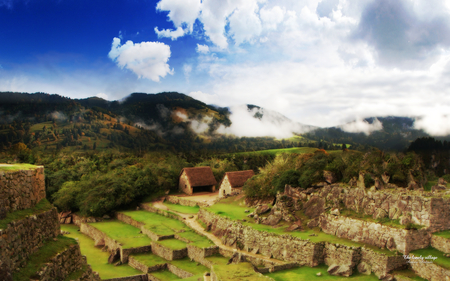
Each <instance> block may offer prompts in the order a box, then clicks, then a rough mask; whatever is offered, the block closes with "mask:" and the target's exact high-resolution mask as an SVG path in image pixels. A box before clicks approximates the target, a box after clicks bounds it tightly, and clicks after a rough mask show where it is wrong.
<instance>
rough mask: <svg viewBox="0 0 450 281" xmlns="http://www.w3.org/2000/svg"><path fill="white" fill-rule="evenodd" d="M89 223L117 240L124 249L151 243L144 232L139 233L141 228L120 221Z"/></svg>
mask: <svg viewBox="0 0 450 281" xmlns="http://www.w3.org/2000/svg"><path fill="white" fill-rule="evenodd" d="M89 225H91V226H93V227H95V228H97V229H98V230H100V231H101V232H103V233H106V234H107V235H108V237H110V238H112V239H114V240H116V241H118V242H119V243H121V244H122V245H123V248H124V249H128V248H137V247H142V246H148V245H151V244H152V240H151V239H150V238H149V237H148V236H147V235H145V234H142V233H139V232H141V230H140V229H139V228H137V227H134V226H131V225H129V224H126V223H124V222H121V221H108V222H96V223H90V224H89Z"/></svg>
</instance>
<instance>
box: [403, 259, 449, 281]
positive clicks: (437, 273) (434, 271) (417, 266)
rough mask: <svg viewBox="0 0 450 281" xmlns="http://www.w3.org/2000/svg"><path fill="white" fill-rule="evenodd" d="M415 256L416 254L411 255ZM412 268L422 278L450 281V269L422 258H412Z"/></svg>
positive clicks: (431, 280)
mask: <svg viewBox="0 0 450 281" xmlns="http://www.w3.org/2000/svg"><path fill="white" fill-rule="evenodd" d="M410 257H414V255H410ZM409 265H410V266H411V268H412V269H413V270H414V271H415V272H416V274H417V275H419V276H420V277H422V278H425V279H427V280H430V281H444V280H445V281H448V280H450V270H449V269H445V268H443V267H440V266H438V265H436V264H434V263H426V262H425V261H421V260H411V262H410V263H409Z"/></svg>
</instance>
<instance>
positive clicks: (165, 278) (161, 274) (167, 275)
mask: <svg viewBox="0 0 450 281" xmlns="http://www.w3.org/2000/svg"><path fill="white" fill-rule="evenodd" d="M149 274H150V275H153V276H155V277H156V278H157V279H158V280H160V281H169V280H181V278H180V277H178V276H176V275H175V274H173V273H172V272H170V271H168V270H161V271H154V272H151V273H149Z"/></svg>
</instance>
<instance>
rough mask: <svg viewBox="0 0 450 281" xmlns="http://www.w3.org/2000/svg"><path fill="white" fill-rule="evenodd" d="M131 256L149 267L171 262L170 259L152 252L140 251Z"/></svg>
mask: <svg viewBox="0 0 450 281" xmlns="http://www.w3.org/2000/svg"><path fill="white" fill-rule="evenodd" d="M131 256H132V257H133V258H135V259H136V260H137V261H139V262H140V263H143V264H145V265H146V266H148V267H152V266H155V265H158V264H165V263H168V262H169V261H168V260H166V259H163V258H161V257H160V256H157V255H155V254H152V253H139V254H132V255H131Z"/></svg>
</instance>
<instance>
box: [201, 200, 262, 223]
mask: <svg viewBox="0 0 450 281" xmlns="http://www.w3.org/2000/svg"><path fill="white" fill-rule="evenodd" d="M206 209H207V210H209V211H211V212H213V213H216V214H218V215H221V216H225V217H227V218H229V219H232V220H243V219H245V220H251V218H248V217H247V215H248V214H249V213H251V212H253V210H254V208H249V207H247V206H246V205H245V203H244V198H241V199H239V200H237V201H236V198H235V197H233V196H232V197H228V198H225V199H222V200H220V201H219V202H218V203H216V204H214V205H212V206H210V207H207V208H206ZM245 210H249V211H250V212H249V213H246V212H245Z"/></svg>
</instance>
